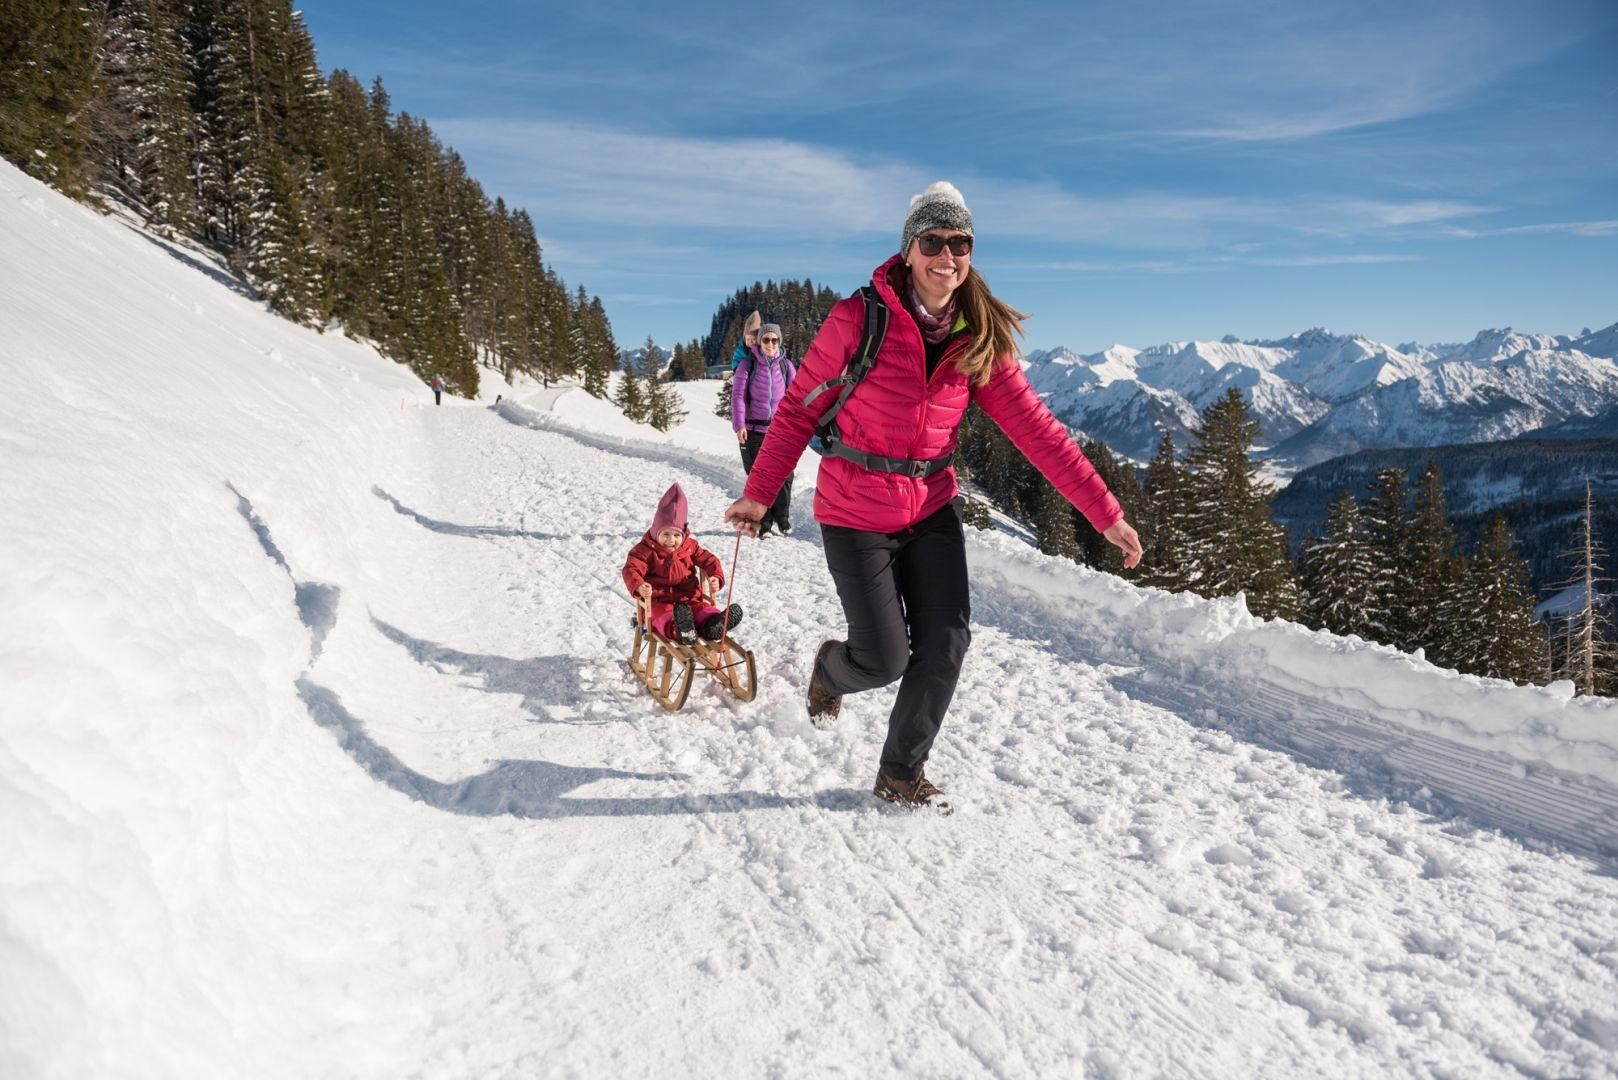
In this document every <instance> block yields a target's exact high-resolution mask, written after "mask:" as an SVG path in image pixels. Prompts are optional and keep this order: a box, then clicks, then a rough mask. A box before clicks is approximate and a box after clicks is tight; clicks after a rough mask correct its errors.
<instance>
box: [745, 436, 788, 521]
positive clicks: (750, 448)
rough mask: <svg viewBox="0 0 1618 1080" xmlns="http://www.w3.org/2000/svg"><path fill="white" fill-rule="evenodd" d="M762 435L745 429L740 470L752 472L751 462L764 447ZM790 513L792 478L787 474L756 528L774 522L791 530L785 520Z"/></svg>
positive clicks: (756, 458) (755, 459)
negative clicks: (745, 438) (745, 435)
mask: <svg viewBox="0 0 1618 1080" xmlns="http://www.w3.org/2000/svg"><path fill="white" fill-rule="evenodd" d="M764 435H765V432H762V431H754V430H753V429H752V428H748V429H747V442H745V443H743V444H742V468H743V469H744V470H745V471H747V472H752V471H753V462H755V461H757V460H758V452H759V450H760V449H761V448H762V447H763V446H764ZM791 511H792V476H791V475H790V474H789V475H788V476H787V482H786V483H784V484H782V485H781V490H780V491H779V492H777V493H776V496H775V501H774V502H773V503H771V504H770V508H769V509H768V510H766V511H764V518H763V520H762V521H760V522H759V523H758V527H759V528H760V529H763V528H765V527H766V526H768V525H769V524H770V523H771V522H774V524H775V525H776V526H777V527H778V528H779V527H780V526H782V525H785V526H786V527H787V528H788V529H791V528H792V522H790V521H788V520H787V515H788V514H789V513H791Z"/></svg>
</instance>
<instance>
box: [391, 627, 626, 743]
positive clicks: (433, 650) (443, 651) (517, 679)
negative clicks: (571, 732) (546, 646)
mask: <svg viewBox="0 0 1618 1080" xmlns="http://www.w3.org/2000/svg"><path fill="white" fill-rule="evenodd" d="M371 625H372V626H374V627H376V628H377V630H378V631H379V632H380V633H381V634H382V636H383V637H385V638H387V639H388V640H389V641H391V642H393V643H394V644H395V645H399V646H402V647H403V648H404V650H405V651H406V652H408V653H409V654H410V655H411V657H412V658H413V659H414V660H415V661H416V662H417V663H418V664H426V665H428V666H430V667H433V668H435V669H437V670H440V671H443V670H448V671H451V672H453V673H454V674H457V675H476V676H479V677H480V678H481V680H482V685H481V686H480V687H478V689H481V690H483V691H484V692H485V693H490V694H517V695H519V696H521V698H522V708H523V711H524V712H526V713H527V714H528V715H530V716H532V717H533V718H534V719H535V720H539V721H542V722H545V723H552V724H590V723H596V722H597V721H589V720H582V719H578V718H576V717H572V716H568V715H557V714H556V713H554V712H553V711H552V710H553V709H555V708H556V707H557V706H566V705H568V704H569V703H572V702H576V701H578V700H579V699H580V697H582V696H583V694H584V687H583V684H582V682H581V680H580V679H579V666H580V663H581V661H580V660H579V658H578V657H576V656H532V657H529V658H528V659H526V660H515V659H512V658H510V657H506V656H490V655H483V654H478V653H465V652H460V651H458V650H456V649H451V648H449V647H447V646H444V645H438V644H435V643H434V642H431V641H423V640H422V639H421V638H416V637H411V636H410V635H409V634H407V633H405V632H404V631H403V630H400V629H399V628H398V627H396V626H390V625H389V624H387V623H385V622H383V621H382V620H381V619H379V618H377V617H376V616H375V615H372V616H371ZM568 711H570V712H571V711H572V710H568ZM600 722H604V721H600Z"/></svg>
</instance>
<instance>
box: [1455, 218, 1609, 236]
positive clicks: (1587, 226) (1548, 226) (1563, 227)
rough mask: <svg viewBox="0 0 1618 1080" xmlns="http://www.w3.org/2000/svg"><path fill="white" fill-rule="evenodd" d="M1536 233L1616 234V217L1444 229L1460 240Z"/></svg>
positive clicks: (1569, 234)
mask: <svg viewBox="0 0 1618 1080" xmlns="http://www.w3.org/2000/svg"><path fill="white" fill-rule="evenodd" d="M1536 233H1540V234H1561V235H1564V236H1589V237H1607V236H1618V219H1609V220H1605V221H1548V222H1544V223H1543V224H1538V225H1507V226H1503V227H1501V228H1496V229H1468V228H1464V227H1461V226H1448V227H1446V228H1445V229H1444V235H1446V236H1453V237H1455V238H1457V239H1460V240H1476V239H1479V238H1482V237H1486V236H1529V235H1533V234H1536Z"/></svg>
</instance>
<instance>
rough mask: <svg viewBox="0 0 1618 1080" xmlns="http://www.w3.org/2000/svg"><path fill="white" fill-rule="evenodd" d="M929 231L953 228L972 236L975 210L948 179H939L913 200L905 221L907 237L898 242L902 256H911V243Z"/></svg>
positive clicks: (905, 235)
mask: <svg viewBox="0 0 1618 1080" xmlns="http://www.w3.org/2000/svg"><path fill="white" fill-rule="evenodd" d="M928 229H951V230H953V231H955V232H963V233H965V234H966V235H968V236H971V235H972V211H970V210H968V209H967V208H966V200H965V199H963V198H961V193H960V192H959V191H957V190H956V189H955V185H954V184H952V183H950V182H949V181H948V180H936V181H934V182H933V183H931V184H928V185H927V188H926V190H924V191H923V192H922V193H921V194H920V195H916V196H914V197H912V198H911V200H910V214H909V216H907V217H906V218H905V228H904V234H903V236H902V237H901V238H900V240H899V254H900V255H908V254H909V253H910V242H911V241H912V240H914V239H915V238H916V237H917V236H919V235H921V234H922V233H924V232H926V231H927V230H928Z"/></svg>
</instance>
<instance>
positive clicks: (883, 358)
mask: <svg viewBox="0 0 1618 1080" xmlns="http://www.w3.org/2000/svg"><path fill="white" fill-rule="evenodd" d="M903 272H904V271H903V259H902V258H901V257H900V256H898V255H895V256H894V257H893V258H891V259H889V260H888V261H887V262H885V263H883V264H882V265H881V266H879V267H877V268H876V272H875V273H874V274H873V275H872V282H873V283H874V284H875V286H876V289H877V291H878V292H879V293H880V294H881V296H882V299H883V300H884V301H885V302H886V303H887V305H888V308H889V310H891V311H893V312H896V313H903V312H904V310H905V306H904V303H903V301H901V300H900V299H899V295H898V293H897V292H895V290H894V283H893V280H890V275H893V276H894V279H895V280H902V275H903ZM864 328H865V304H864V301H862V300H861V299H860V298H859V297H858V296H853V297H850V298H848V299H846V300H842V301H839V302H838V304H837V306H836V307H834V308H832V309H831V314H829V315H828V316H827V317H826V321H825V322H824V323H823V324H821V327H820V333H818V334H816V335H815V340H814V344H812V345H811V346H810V347H809V353H808V355H807V356H805V357H804V358H803V363H802V365H800V366H799V369H798V377H797V378H795V379H794V380H793V381H792V385H791V386H789V387H788V388H787V393H786V397H784V398H782V400H781V405H780V408H778V409H777V410H776V413H775V420H774V421H773V422H772V423H771V424H770V433H769V435H768V436H767V437H766V438H765V440H764V446H763V448H762V449H761V450H760V451H759V455H758V459H757V461H755V462H754V464H753V471H752V472H751V473H749V474H748V477H747V487H746V488H745V489H744V490H743V492H742V494H743V495H744V496H745V497H747V498H749V499H752V500H753V501H754V502H757V503H762V504H763V505H765V506H769V505H770V503H771V502H772V501H774V499H775V493H776V491H777V490H778V489H779V488H780V487H781V485H782V484H783V483H784V482H785V481H786V478H787V476H788V475H789V474H790V473H791V472H792V468H793V466H794V465H796V464H797V461H798V458H799V457H800V456H801V455H802V454H803V449H804V447H805V446H807V445H808V444H809V439H810V437H811V436H812V435H813V434H814V431H815V426H816V424H817V423H819V419H820V414H821V413H822V412H823V411H825V410H826V409H829V408H830V407H831V406H832V403H833V402H835V401H836V400H837V390H836V388H835V387H834V388H832V389H831V390H828V391H826V392H825V393H823V394H821V395H820V397H818V398H816V399H815V403H814V406H813V410H814V411H813V412H810V411H809V410H807V409H805V408H804V405H803V399H804V398H805V397H806V396H807V395H808V393H809V392H810V391H811V390H813V389H814V388H815V387H817V386H819V385H820V384H821V383H823V382H825V381H826V380H827V379H832V378H835V377H837V376H838V375H840V374H841V373H842V372H843V370H844V369H845V368H846V367H847V366H848V362H849V360H850V358H852V356H853V355H854V350H855V349H856V348H858V347H859V342H860V335H861V333H862V332H863V331H864ZM969 340H970V339H969V338H963V340H962V342H961V343H960V344H957V345H955V346H954V347H953V348H952V349H951V352H950V353H949V354H946V355H945V357H944V359H943V360H942V361H941V362H940V363H939V365H938V368H937V370H936V371H934V372H933V377H932V378H931V379H928V378H927V358H926V346H925V343H924V342H923V341H922V339H921V332H920V331H919V330H918V329H917V328H916V323H915V320H913V319H910V318H906V317H896V318H892V319H890V320H889V322H888V333H887V336H886V337H885V338H884V339H883V342H882V348H881V349H880V350H879V351H878V352H877V359H876V364H875V366H874V367H872V368H871V370H870V373H869V374H867V375H866V376H865V378H864V379H863V380H861V382H860V384H859V386H858V388H856V389H855V391H854V393H853V394H852V395H850V396H849V399H848V403H847V404H846V405H844V406H843V411H842V412H841V413H839V414H838V416H837V426H838V430H839V431H840V432H841V433H842V438H843V441H844V442H845V443H847V444H848V445H849V446H851V447H853V448H854V449H856V450H863V451H865V452H866V453H870V454H879V455H881V456H883V457H892V458H908V459H912V460H921V461H927V460H932V459H934V458H940V457H943V456H944V455H945V454H948V453H950V452H951V451H953V450H954V449H955V441H956V431H957V429H958V428H959V427H960V425H961V418H962V417H963V416H964V415H965V414H966V407H967V405H969V404H971V403H972V402H974V401H976V402H977V403H978V404H979V405H980V406H982V408H983V411H984V412H985V413H987V414H988V415H989V418H990V419H991V420H993V421H994V422H995V423H996V424H998V425H1000V429H1001V430H1002V431H1004V432H1005V433H1006V435H1007V436H1009V437H1010V439H1011V441H1012V442H1013V443H1014V444H1015V445H1016V447H1017V449H1019V450H1021V451H1022V452H1023V453H1024V454H1025V455H1026V456H1027V457H1028V460H1029V461H1031V462H1033V463H1034V465H1035V466H1036V467H1037V468H1038V469H1039V471H1040V472H1041V473H1043V474H1044V475H1045V478H1046V479H1047V480H1049V481H1050V482H1051V483H1052V484H1053V485H1055V487H1056V489H1057V490H1058V491H1060V492H1061V493H1062V495H1063V496H1064V497H1065V498H1066V499H1067V500H1068V502H1070V503H1072V504H1073V505H1074V506H1075V507H1077V508H1078V510H1079V512H1080V513H1082V514H1083V515H1084V516H1085V518H1086V519H1087V520H1088V521H1089V522H1090V524H1091V525H1092V526H1093V527H1094V528H1095V529H1096V531H1097V532H1105V531H1106V530H1107V529H1108V528H1109V527H1111V526H1112V524H1113V523H1114V522H1116V521H1118V520H1119V519H1120V518H1122V517H1123V516H1124V514H1123V510H1122V509H1121V508H1120V507H1119V505H1118V500H1117V499H1115V498H1113V496H1112V493H1111V492H1110V491H1108V490H1107V485H1106V483H1105V482H1104V481H1102V479H1101V477H1100V476H1099V475H1097V473H1096V471H1095V468H1094V467H1093V466H1091V464H1090V462H1089V461H1087V460H1086V459H1085V457H1084V454H1083V453H1082V452H1081V451H1080V450H1079V447H1078V445H1077V444H1076V443H1075V442H1074V441H1073V438H1072V436H1070V435H1069V434H1068V433H1067V430H1066V429H1065V428H1063V427H1062V425H1061V423H1060V422H1059V421H1058V420H1057V419H1056V417H1055V416H1053V415H1051V411H1050V409H1048V408H1046V406H1045V403H1044V402H1043V401H1041V400H1040V398H1039V395H1038V394H1036V393H1035V392H1034V388H1033V387H1032V386H1030V385H1029V383H1028V377H1027V376H1026V375H1024V374H1023V370H1022V367H1021V366H1020V365H1018V364H1017V363H1015V362H1013V361H1010V360H1003V361H1002V362H1001V364H1000V367H999V368H998V369H997V370H996V371H995V373H994V376H993V377H992V378H990V380H989V382H988V384H987V385H985V386H982V387H974V386H972V385H971V383H970V382H969V381H968V380H967V377H966V376H965V375H963V374H961V372H960V371H959V369H957V368H956V366H955V364H954V363H953V362H952V361H951V356H952V355H953V354H954V353H955V352H956V351H958V350H960V349H962V348H965V347H966V343H967V342H968V341H969ZM957 490H958V488H957V487H956V483H955V469H954V468H953V467H951V468H947V469H941V470H939V471H938V472H935V473H933V474H932V475H931V476H928V477H925V478H916V477H912V476H905V475H901V474H899V473H890V472H877V471H875V470H872V469H866V468H862V467H861V466H859V465H856V464H855V463H854V462H852V461H847V460H845V459H843V458H835V457H824V458H822V459H821V461H820V475H819V478H818V479H817V480H816V481H815V520H816V521H818V522H820V523H821V524H823V525H841V526H845V527H847V528H851V529H864V530H868V531H871V532H881V533H892V532H900V531H902V530H904V529H908V528H910V527H911V526H912V525H915V524H916V523H917V522H919V521H922V520H923V519H925V518H927V517H928V516H930V515H931V514H933V513H935V512H937V511H938V510H939V509H941V508H942V507H943V506H944V504H945V503H947V502H949V501H950V500H951V499H953V498H954V497H955V495H956V492H957Z"/></svg>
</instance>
